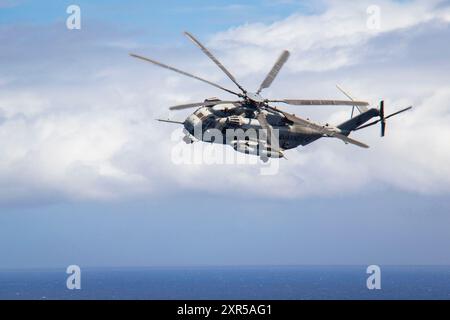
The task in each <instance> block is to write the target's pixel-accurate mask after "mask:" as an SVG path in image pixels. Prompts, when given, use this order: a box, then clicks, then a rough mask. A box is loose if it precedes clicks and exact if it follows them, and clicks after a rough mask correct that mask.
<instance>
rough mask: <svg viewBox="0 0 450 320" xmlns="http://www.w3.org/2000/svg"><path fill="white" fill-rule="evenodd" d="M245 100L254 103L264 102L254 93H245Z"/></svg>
mask: <svg viewBox="0 0 450 320" xmlns="http://www.w3.org/2000/svg"><path fill="white" fill-rule="evenodd" d="M246 98H247V99H248V100H250V101H253V102H256V103H264V102H265V101H266V100H265V99H264V98H263V97H261V96H260V95H259V94H257V93H254V92H247V96H246Z"/></svg>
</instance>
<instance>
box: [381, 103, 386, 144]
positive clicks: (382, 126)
mask: <svg viewBox="0 0 450 320" xmlns="http://www.w3.org/2000/svg"><path fill="white" fill-rule="evenodd" d="M380 122H381V136H382V137H384V134H385V133H386V118H385V117H384V100H381V102H380Z"/></svg>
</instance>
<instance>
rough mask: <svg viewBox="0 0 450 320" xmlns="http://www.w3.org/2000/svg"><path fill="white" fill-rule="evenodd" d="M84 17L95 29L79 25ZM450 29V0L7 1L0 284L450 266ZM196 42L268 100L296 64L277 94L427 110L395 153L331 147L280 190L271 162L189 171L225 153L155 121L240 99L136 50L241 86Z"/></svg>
mask: <svg viewBox="0 0 450 320" xmlns="http://www.w3.org/2000/svg"><path fill="white" fill-rule="evenodd" d="M71 4H77V5H78V6H79V7H80V9H81V29H80V30H68V29H67V27H66V19H67V17H68V16H69V15H68V14H67V13H66V9H67V7H68V6H69V5H71ZM374 5H375V6H376V7H373V6H374ZM374 8H375V9H379V11H378V12H379V18H380V19H379V20H377V21H379V28H373V25H371V24H368V19H371V18H373V11H372V10H373V9H374ZM368 10H369V12H368ZM370 21H372V20H370ZM449 24H450V2H448V1H439V0H432V1H390V0H389V1H388V0H383V1H358V2H357V4H356V3H350V2H348V1H331V0H330V1H295V0H278V1H269V0H258V1H257V0H254V1H234V2H229V1H214V2H211V1H189V2H186V1H151V2H148V1H129V2H127V3H124V2H121V1H39V2H37V1H27V0H18V1H15V0H0V43H1V50H0V145H1V146H2V149H1V151H0V268H2V269H7V268H46V267H52V268H53V267H64V266H67V265H69V264H78V265H80V266H90V267H91V266H110V267H114V266H191V265H286V264H289V265H292V264H327V265H335V264H363V265H366V264H367V265H369V264H379V265H382V264H420V265H421V264H446V265H448V264H450V252H449V250H448V248H449V247H450V233H449V232H448V230H449V225H450V201H449V200H450V195H449V193H450V166H448V163H450V148H449V141H450V127H449V125H448V123H449V121H450V105H449V101H450V73H449V70H450V61H449V59H448V57H449V55H450V43H449V42H448V41H447V39H449V36H450V28H449ZM371 26H372V27H371ZM183 31H190V32H192V33H193V34H195V35H196V36H197V37H198V38H199V39H200V40H201V41H202V42H204V43H205V44H206V45H207V46H208V47H209V48H211V50H212V51H213V52H214V53H215V54H216V56H217V57H219V59H220V60H221V61H222V62H223V64H224V65H225V66H227V68H229V69H230V70H231V71H232V73H233V74H234V75H235V76H236V78H237V79H239V82H240V83H242V84H243V86H244V87H246V88H249V90H255V89H256V88H257V87H258V86H259V84H260V82H261V81H262V79H264V77H265V75H266V73H267V72H268V70H269V69H270V68H271V66H272V64H273V63H274V61H275V60H276V58H277V57H278V56H279V54H280V53H281V52H282V51H283V50H284V49H288V50H290V52H291V57H290V59H289V61H288V62H287V64H286V65H285V66H284V68H283V70H282V71H281V72H280V74H279V76H278V77H277V79H276V80H275V81H274V83H273V85H272V86H271V87H270V88H269V89H267V90H265V91H264V92H263V94H264V96H265V97H270V98H313V99H314V98H324V99H325V98H326V99H345V97H344V96H343V95H342V94H341V93H340V92H339V91H338V90H337V89H336V87H335V85H336V84H340V85H341V86H343V87H344V88H345V89H346V90H347V91H349V92H351V94H352V95H353V96H355V97H357V98H358V99H362V100H367V101H369V102H370V104H371V106H373V107H376V106H377V105H378V103H379V101H380V100H382V99H384V100H385V101H386V112H387V113H391V112H394V111H396V110H398V109H400V108H404V107H407V106H410V105H412V106H413V107H414V108H413V110H412V111H411V112H408V113H405V114H402V115H400V116H398V117H394V118H392V119H389V120H388V124H387V135H386V137H384V138H380V137H379V135H380V134H379V128H378V127H376V126H374V127H371V128H369V129H366V130H363V131H358V132H357V133H355V134H354V135H352V137H354V138H356V139H358V140H361V141H363V142H364V143H367V144H369V145H370V149H367V150H366V149H364V150H363V149H359V148H357V147H355V146H351V145H345V144H343V143H342V142H341V141H338V140H334V139H321V140H320V141H318V142H316V143H314V144H311V145H308V146H306V147H300V148H298V149H295V150H290V151H287V152H286V157H287V160H286V159H280V160H278V161H273V162H271V164H273V165H276V167H275V168H276V172H275V174H272V175H263V174H261V172H262V170H263V169H264V168H265V167H264V166H265V165H264V164H261V163H258V162H255V163H253V164H251V163H250V164H249V163H247V164H214V163H213V164H211V163H206V162H205V161H202V162H201V163H193V161H190V162H189V163H183V164H179V163H175V162H174V159H173V151H174V149H176V148H179V149H177V150H182V152H184V153H190V154H197V155H199V154H200V155H203V154H202V152H205V150H204V149H201V148H202V147H201V146H202V145H201V144H194V146H188V145H180V142H179V140H177V139H176V137H177V134H178V133H179V129H178V130H177V128H176V127H174V126H173V125H170V124H163V123H159V122H156V121H155V119H156V118H160V117H164V118H167V117H170V118H171V119H174V120H181V121H182V120H184V119H185V118H186V117H187V116H188V115H189V111H181V112H169V111H168V107H169V106H171V105H175V104H179V103H188V102H192V101H202V100H203V99H205V98H206V97H214V96H218V97H220V98H222V99H229V98H231V97H230V96H229V95H228V94H227V93H224V92H220V91H218V90H217V89H215V88H214V87H209V86H207V85H205V84H203V83H201V82H196V81H195V80H191V79H188V78H184V77H182V76H179V75H176V74H173V73H170V72H168V71H166V70H162V69H158V68H155V67H154V66H152V65H150V64H145V63H143V62H141V61H137V60H133V59H132V58H130V57H129V55H128V53H130V52H134V53H138V54H143V55H146V56H149V57H152V58H155V59H157V60H160V61H163V62H165V63H167V64H170V65H173V66H175V67H178V68H181V69H184V70H186V71H189V72H192V73H195V74H197V75H199V76H202V77H205V78H207V79H209V80H212V81H215V82H218V83H220V84H222V85H224V86H226V87H227V88H232V89H234V88H233V83H231V82H230V81H229V79H227V78H226V76H225V75H224V74H222V73H221V71H220V70H219V69H218V68H217V67H216V66H215V65H214V64H213V63H212V62H211V61H209V60H208V59H207V57H205V56H204V55H203V54H202V52H201V51H200V50H198V48H196V47H195V46H194V45H192V43H191V42H190V41H189V40H188V39H186V38H185V37H184V36H183V35H182V32H183ZM285 110H287V111H290V112H293V113H296V114H298V115H300V116H304V117H308V118H311V119H314V120H315V121H317V122H321V123H331V124H338V123H341V122H343V121H345V120H346V119H347V118H348V117H349V116H350V110H349V109H348V107H332V108H330V107H293V106H286V107H285ZM199 146H200V147H199ZM180 148H181V149H180ZM195 148H199V149H195ZM211 150H213V151H214V152H216V153H218V152H220V151H221V150H224V149H223V148H221V147H220V146H214V147H213V148H212V149H211Z"/></svg>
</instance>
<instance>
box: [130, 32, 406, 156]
mask: <svg viewBox="0 0 450 320" xmlns="http://www.w3.org/2000/svg"><path fill="white" fill-rule="evenodd" d="M184 34H185V35H186V36H187V37H188V38H189V39H190V40H191V41H192V42H193V43H194V44H196V45H197V46H198V47H199V48H200V49H201V50H202V51H203V53H204V54H206V56H208V57H209V58H210V59H211V60H212V61H213V62H214V63H215V64H216V65H217V66H218V67H219V68H220V69H221V70H222V71H223V72H224V73H225V74H226V75H227V76H228V78H229V79H230V80H231V81H232V82H233V83H234V84H235V85H236V86H237V88H238V89H239V91H240V92H236V91H233V90H230V89H227V88H225V87H223V86H221V85H219V84H216V83H214V82H211V81H209V80H205V79H203V78H200V77H198V76H195V75H193V74H190V73H188V72H185V71H182V70H179V69H176V68H174V67H171V66H168V65H166V64H163V63H161V62H158V61H155V60H152V59H149V58H146V57H143V56H141V55H137V54H133V53H130V55H131V56H132V57H135V58H138V59H141V60H144V61H147V62H150V63H153V64H155V65H157V66H159V67H162V68H165V69H169V70H172V71H175V72H177V73H179V74H182V75H185V76H187V77H191V78H194V79H197V80H199V81H202V82H204V83H207V84H209V85H212V86H214V87H216V88H218V89H221V90H223V91H226V92H228V93H230V94H233V95H235V96H237V97H239V98H240V100H235V101H230V100H226V101H225V100H220V99H218V98H210V99H206V100H204V101H203V102H198V103H189V104H183V105H177V106H173V107H170V108H169V109H170V110H184V109H189V108H198V109H197V110H196V111H195V112H194V113H192V114H191V115H190V116H189V117H188V118H187V119H186V120H185V121H184V122H181V121H173V120H164V119H157V120H158V121H162V122H168V123H175V124H181V125H183V126H184V133H185V137H184V139H183V140H184V141H185V142H186V143H193V142H194V141H195V140H200V141H204V142H214V143H220V144H229V145H231V146H232V147H233V148H234V150H236V151H238V152H242V153H246V154H252V155H258V156H259V157H260V158H261V160H262V161H264V162H266V161H268V158H281V157H285V156H284V150H288V149H293V148H296V147H298V146H299V145H302V146H305V145H307V144H310V143H312V142H314V141H316V140H318V139H320V138H323V137H332V138H337V139H340V140H342V141H343V142H344V143H346V144H348V143H350V144H353V145H356V146H359V147H362V148H368V147H369V146H368V145H366V144H364V143H362V142H360V141H357V140H355V139H352V138H350V137H349V135H350V133H351V132H353V131H357V130H361V129H363V128H367V127H370V126H372V125H375V124H377V123H381V136H382V137H383V136H384V135H385V130H386V120H387V119H388V118H390V117H393V116H395V115H397V114H399V113H402V112H405V111H407V110H409V109H411V108H412V107H408V108H405V109H402V110H400V111H397V112H395V113H392V114H390V115H387V116H385V114H384V101H381V102H380V107H379V108H368V106H369V103H367V102H365V101H357V100H355V99H354V98H353V97H352V96H351V95H350V94H348V93H347V92H346V91H344V90H343V89H342V88H341V87H339V86H337V88H338V89H339V90H340V91H341V92H342V93H343V94H344V95H345V96H346V97H347V98H348V99H349V100H310V99H266V98H263V97H262V96H261V91H262V90H264V89H267V88H269V87H270V85H271V84H272V82H273V81H274V79H275V78H276V76H277V75H278V73H279V72H280V70H281V68H282V67H283V65H284V64H285V63H286V61H287V60H288V58H289V55H290V53H289V51H287V50H285V51H283V53H282V54H281V55H280V57H279V58H278V60H277V61H276V62H275V64H274V66H273V67H272V69H271V70H270V72H269V73H268V74H267V76H266V78H265V79H264V81H263V82H262V83H261V85H260V86H259V89H258V90H257V91H256V92H249V91H247V90H246V89H244V88H243V87H242V86H241V85H240V84H239V83H238V82H237V81H236V79H235V77H234V76H233V75H232V74H231V73H230V72H229V71H228V69H226V68H225V67H224V65H223V64H222V63H221V62H220V61H219V60H218V59H217V58H216V57H215V56H214V55H213V54H212V53H211V52H210V51H209V50H208V49H207V48H206V47H205V46H204V45H203V44H202V43H200V41H198V40H197V39H196V38H195V37H194V36H193V35H192V34H190V33H188V32H185V33H184ZM273 103H285V104H289V105H296V106H311V105H322V106H324V105H328V106H338V105H345V106H351V107H352V111H351V117H350V119H349V120H347V121H345V122H343V123H341V124H339V125H337V126H331V125H329V124H325V125H322V124H319V123H316V122H313V121H311V120H309V119H303V118H300V117H298V116H296V115H294V114H290V113H287V112H285V111H282V110H280V109H278V108H277V107H274V106H272V105H271V104H273ZM355 109H357V110H358V112H359V114H358V115H356V116H354V113H355ZM376 117H378V119H376V120H375V121H372V122H370V123H367V122H368V121H369V120H371V119H372V118H376ZM366 123H367V124H366ZM236 129H241V131H246V132H248V131H252V130H253V131H252V132H256V134H251V135H244V136H242V135H239V134H235V133H232V134H231V135H230V134H228V133H229V132H236V131H238V130H236ZM211 131H216V132H219V133H221V137H222V138H217V135H216V134H211Z"/></svg>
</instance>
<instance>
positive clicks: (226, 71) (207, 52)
mask: <svg viewBox="0 0 450 320" xmlns="http://www.w3.org/2000/svg"><path fill="white" fill-rule="evenodd" d="M184 34H185V35H186V37H188V38H189V39H190V40H191V41H192V42H193V43H195V44H196V45H197V46H198V47H199V48H200V49H201V50H202V51H203V53H204V54H206V55H207V56H208V58H210V59H211V60H212V61H213V62H214V63H215V64H216V65H217V66H218V67H219V68H220V69H221V70H222V71H223V72H224V73H225V74H226V75H227V76H228V78H230V79H231V81H233V82H234V84H235V85H236V86H237V87H238V88H239V89H241V91H242V92H243V93H246V90H245V89H244V88H243V87H242V86H241V85H240V84H239V83H238V82H237V81H236V79H235V78H234V76H233V75H232V74H231V73H230V71H228V70H227V68H225V66H224V65H223V64H222V63H221V62H220V61H219V60H217V58H216V57H215V56H214V55H213V54H212V53H211V52H210V51H209V50H208V49H207V48H206V47H205V46H204V45H203V44H201V43H200V41H198V40H197V39H196V38H195V37H194V36H193V35H192V34H190V33H189V32H184Z"/></svg>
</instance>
